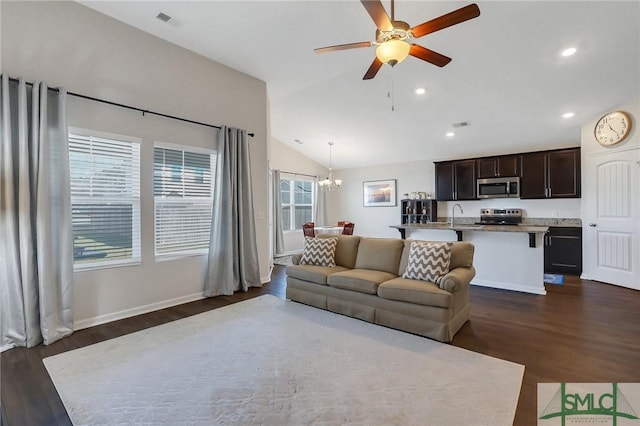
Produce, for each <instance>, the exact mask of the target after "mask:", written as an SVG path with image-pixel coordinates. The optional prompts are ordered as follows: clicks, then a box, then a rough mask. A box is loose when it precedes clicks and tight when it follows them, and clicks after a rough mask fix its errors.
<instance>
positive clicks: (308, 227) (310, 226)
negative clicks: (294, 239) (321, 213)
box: [302, 222, 316, 237]
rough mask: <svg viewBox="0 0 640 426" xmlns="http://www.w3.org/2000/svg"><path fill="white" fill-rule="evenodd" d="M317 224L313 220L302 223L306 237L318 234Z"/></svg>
mask: <svg viewBox="0 0 640 426" xmlns="http://www.w3.org/2000/svg"><path fill="white" fill-rule="evenodd" d="M315 227H316V226H315V224H314V223H313V222H307V223H304V224H302V232H303V233H304V236H305V237H315V236H316V230H315Z"/></svg>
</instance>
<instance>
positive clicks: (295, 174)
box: [280, 170, 318, 179]
mask: <svg viewBox="0 0 640 426" xmlns="http://www.w3.org/2000/svg"><path fill="white" fill-rule="evenodd" d="M280 173H286V174H288V175H294V176H308V177H312V178H316V179H317V178H318V176H316V175H307V174H305V173H294V172H287V171H286V170H280Z"/></svg>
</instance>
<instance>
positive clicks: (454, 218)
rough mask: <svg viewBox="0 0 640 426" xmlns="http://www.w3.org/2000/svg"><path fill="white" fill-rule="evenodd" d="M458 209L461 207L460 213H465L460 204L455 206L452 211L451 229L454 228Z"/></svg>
mask: <svg viewBox="0 0 640 426" xmlns="http://www.w3.org/2000/svg"><path fill="white" fill-rule="evenodd" d="M456 207H460V213H464V211H463V210H462V206H461V205H460V204H458V203H456V204H454V205H453V208H452V209H451V227H452V228H453V226H454V221H455V220H456Z"/></svg>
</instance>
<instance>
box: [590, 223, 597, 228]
mask: <svg viewBox="0 0 640 426" xmlns="http://www.w3.org/2000/svg"><path fill="white" fill-rule="evenodd" d="M589 226H590V227H592V228H595V227H596V226H598V225H596V224H595V223H590V224H589Z"/></svg>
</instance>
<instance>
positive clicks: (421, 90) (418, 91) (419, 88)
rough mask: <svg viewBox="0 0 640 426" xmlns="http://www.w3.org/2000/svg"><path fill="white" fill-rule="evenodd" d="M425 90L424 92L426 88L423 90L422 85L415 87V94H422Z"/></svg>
mask: <svg viewBox="0 0 640 426" xmlns="http://www.w3.org/2000/svg"><path fill="white" fill-rule="evenodd" d="M425 92H426V90H425V88H424V87H418V88H417V89H416V94H418V95H424V94H425Z"/></svg>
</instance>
